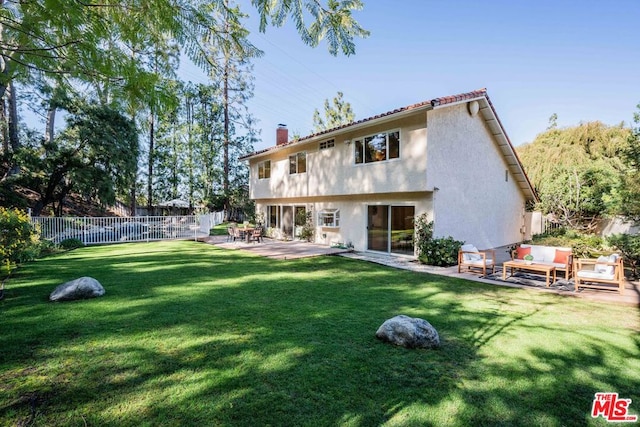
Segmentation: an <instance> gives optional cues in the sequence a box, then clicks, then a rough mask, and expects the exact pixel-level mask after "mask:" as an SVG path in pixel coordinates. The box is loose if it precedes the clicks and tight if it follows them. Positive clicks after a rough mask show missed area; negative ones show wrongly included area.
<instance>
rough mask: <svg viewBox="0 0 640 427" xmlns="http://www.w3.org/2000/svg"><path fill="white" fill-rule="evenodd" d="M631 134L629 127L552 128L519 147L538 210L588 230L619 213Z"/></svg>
mask: <svg viewBox="0 0 640 427" xmlns="http://www.w3.org/2000/svg"><path fill="white" fill-rule="evenodd" d="M629 133H630V130H629V129H628V128H627V127H625V126H624V125H623V124H621V125H619V126H607V125H604V124H603V123H600V122H589V123H583V124H580V125H578V126H573V127H568V128H565V129H557V128H551V129H549V130H547V131H545V132H543V133H541V134H539V135H538V136H537V137H536V139H535V140H534V141H533V142H532V143H531V144H526V145H523V146H520V147H518V148H517V152H518V156H519V157H520V159H521V161H522V163H523V165H524V168H525V170H526V172H527V175H528V176H529V178H530V179H531V181H532V183H533V185H534V187H535V188H536V190H537V192H538V195H539V198H540V203H539V204H538V206H537V209H540V210H542V211H543V212H544V213H545V214H553V215H554V216H555V218H556V219H557V220H558V221H559V222H560V223H562V224H563V225H566V226H569V227H571V228H578V229H579V228H582V229H585V230H593V229H594V227H595V226H596V225H597V222H598V220H599V219H601V218H602V217H603V216H605V215H608V214H614V213H616V212H617V211H618V210H619V202H618V196H617V191H618V190H617V189H618V188H619V178H618V177H619V174H620V171H621V170H622V169H623V168H624V165H623V162H622V157H621V156H622V152H623V150H624V148H625V147H626V145H627V139H628V136H629ZM549 159H553V161H550V160H549Z"/></svg>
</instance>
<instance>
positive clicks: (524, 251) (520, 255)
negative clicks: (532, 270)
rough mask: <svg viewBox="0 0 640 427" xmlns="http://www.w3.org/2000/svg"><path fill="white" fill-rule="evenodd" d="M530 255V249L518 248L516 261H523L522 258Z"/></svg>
mask: <svg viewBox="0 0 640 427" xmlns="http://www.w3.org/2000/svg"><path fill="white" fill-rule="evenodd" d="M530 253H531V248H523V247H518V248H517V249H516V259H524V256H525V255H529V254H530Z"/></svg>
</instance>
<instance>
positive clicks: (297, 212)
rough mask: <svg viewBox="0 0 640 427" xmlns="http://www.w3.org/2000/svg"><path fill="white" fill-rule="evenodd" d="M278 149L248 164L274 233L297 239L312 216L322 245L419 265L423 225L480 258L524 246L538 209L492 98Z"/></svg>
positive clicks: (445, 103)
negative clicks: (485, 252)
mask: <svg viewBox="0 0 640 427" xmlns="http://www.w3.org/2000/svg"><path fill="white" fill-rule="evenodd" d="M276 142H277V143H276V145H275V146H273V147H271V148H268V149H265V150H261V151H258V152H255V153H252V154H249V155H247V156H244V157H243V159H244V160H247V161H248V162H249V167H250V171H251V172H250V173H251V175H250V183H249V187H250V195H251V198H252V199H253V200H255V202H256V209H257V212H259V213H262V214H263V215H264V218H265V222H266V226H267V227H268V228H270V229H271V233H273V234H274V235H275V236H278V237H295V233H296V229H297V228H298V227H297V226H299V225H301V223H302V222H303V221H304V216H305V213H307V212H310V213H311V218H312V220H313V224H314V227H315V237H314V240H315V242H317V243H325V244H333V243H343V244H347V245H349V244H350V245H353V247H354V249H355V250H358V251H364V250H368V251H380V252H387V253H392V254H404V255H411V256H413V255H415V253H414V252H415V248H414V244H413V238H412V237H413V219H414V218H415V217H416V216H418V215H420V214H422V213H426V214H427V215H428V217H429V218H430V219H431V220H433V221H434V235H435V236H436V237H445V236H452V237H454V238H455V239H458V240H463V241H466V242H468V243H473V244H474V245H476V246H477V247H479V248H490V247H497V246H502V245H506V244H510V243H514V242H518V241H521V240H522V237H523V233H524V213H525V205H526V203H527V202H528V201H531V200H534V199H535V197H536V196H535V193H534V190H533V188H532V186H531V184H530V182H529V180H528V178H527V177H526V175H525V173H524V170H523V168H522V164H521V163H520V160H519V159H518V157H517V155H516V153H515V151H514V148H513V146H512V145H511V142H510V141H509V138H508V137H507V135H506V133H505V130H504V129H503V127H502V124H501V122H500V120H499V119H498V116H497V114H496V111H495V109H494V107H493V105H492V103H491V101H490V100H489V97H488V96H487V93H486V90H485V89H482V90H477V91H474V92H469V93H464V94H460V95H454V96H447V97H443V98H435V99H432V100H430V101H425V102H421V103H418V104H414V105H410V106H407V107H404V108H398V109H396V110H393V111H389V112H387V113H383V114H380V115H377V116H374V117H370V118H367V119H363V120H360V121H357V122H354V123H351V124H348V125H345V126H341V127H338V128H335V129H330V130H327V131H324V132H321V133H317V134H314V135H310V136H307V137H304V138H301V139H298V140H294V141H289V140H288V135H287V129H286V128H285V127H280V128H278V129H277V131H276Z"/></svg>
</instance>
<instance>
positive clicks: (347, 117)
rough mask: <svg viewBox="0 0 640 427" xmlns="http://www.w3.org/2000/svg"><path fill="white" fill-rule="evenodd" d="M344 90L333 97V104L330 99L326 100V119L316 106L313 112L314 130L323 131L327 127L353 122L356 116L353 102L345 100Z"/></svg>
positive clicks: (331, 127)
mask: <svg viewBox="0 0 640 427" xmlns="http://www.w3.org/2000/svg"><path fill="white" fill-rule="evenodd" d="M343 95H344V94H343V93H342V92H338V94H337V95H336V96H335V97H334V98H333V102H332V104H329V100H328V99H325V100H324V119H323V118H322V116H321V115H320V111H318V109H317V108H316V109H315V110H314V112H313V131H314V132H322V131H324V130H327V129H333V128H336V127H338V126H342V125H346V124H349V123H351V122H353V121H354V120H355V118H356V115H355V113H354V112H353V109H352V108H351V104H350V103H348V102H345V101H344V99H343V98H342V97H343Z"/></svg>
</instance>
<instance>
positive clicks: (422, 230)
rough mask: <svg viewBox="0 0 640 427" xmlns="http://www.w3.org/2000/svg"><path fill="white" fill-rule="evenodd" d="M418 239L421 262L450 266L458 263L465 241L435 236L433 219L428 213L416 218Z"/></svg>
mask: <svg viewBox="0 0 640 427" xmlns="http://www.w3.org/2000/svg"><path fill="white" fill-rule="evenodd" d="M415 229H416V241H417V244H418V258H419V260H420V262H422V263H423V264H427V265H435V266H438V267H448V266H451V265H456V264H457V263H458V251H459V250H460V247H461V246H462V245H463V244H464V242H461V241H458V240H455V239H454V238H453V237H451V236H448V237H440V238H434V237H433V221H429V219H428V217H427V215H426V214H422V215H420V216H418V217H416V219H415Z"/></svg>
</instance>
